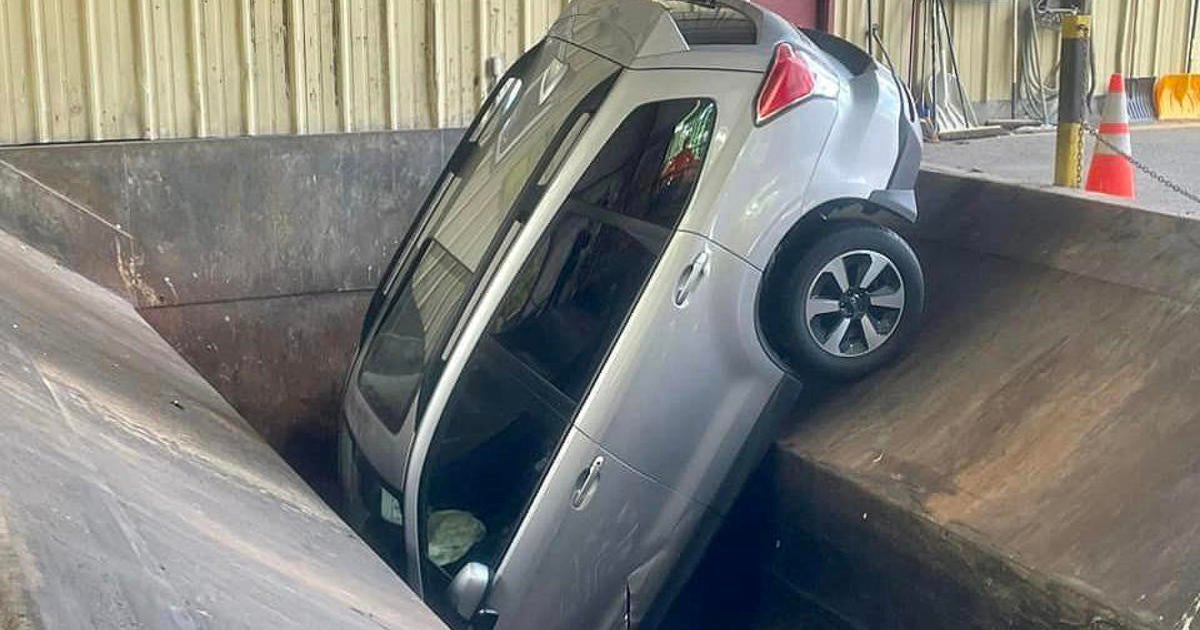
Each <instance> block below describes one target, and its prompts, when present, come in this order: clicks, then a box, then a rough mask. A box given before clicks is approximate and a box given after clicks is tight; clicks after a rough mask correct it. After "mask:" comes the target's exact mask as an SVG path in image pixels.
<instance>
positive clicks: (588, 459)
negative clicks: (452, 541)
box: [486, 428, 704, 630]
mask: <svg viewBox="0 0 1200 630" xmlns="http://www.w3.org/2000/svg"><path fill="white" fill-rule="evenodd" d="M598 457H602V458H604V460H603V462H604V463H603V465H602V466H601V468H600V469H599V472H598V474H597V481H596V482H595V484H594V486H593V487H592V489H591V492H590V494H589V495H588V497H587V499H586V502H585V503H584V504H583V505H582V507H580V508H576V507H574V506H573V504H572V493H573V492H574V489H575V487H576V482H577V479H578V478H579V476H580V474H581V473H583V472H584V471H587V470H588V468H589V467H590V466H592V465H593V463H594V462H595V461H596V458H598ZM546 479H547V481H546V482H545V483H544V484H543V485H542V487H541V489H540V490H539V492H538V495H537V497H536V498H535V499H534V503H533V505H532V506H531V508H530V511H529V513H530V514H531V516H530V517H529V518H527V519H526V520H525V522H524V523H523V524H522V526H521V529H520V531H519V532H518V533H517V536H516V538H515V539H514V540H513V543H512V545H511V546H510V547H509V552H508V553H507V554H506V556H505V558H504V560H503V562H502V563H501V564H500V566H499V568H498V570H497V572H496V577H495V580H494V583H493V586H492V590H491V592H490V593H489V595H488V598H487V604H486V606H487V607H488V608H490V609H493V610H495V611H496V612H497V613H499V623H497V625H496V628H497V630H504V629H518V630H519V629H523V628H544V629H546V630H552V629H555V628H562V629H564V630H566V629H570V628H585V627H588V628H614V629H615V628H624V627H625V622H624V616H625V611H626V606H627V592H628V593H629V596H633V594H634V593H637V594H638V595H640V594H641V593H643V592H646V591H647V590H653V591H657V587H658V586H660V584H659V582H661V580H662V579H663V578H664V577H665V575H666V573H665V571H661V570H660V571H658V572H657V573H656V572H655V569H656V568H657V567H659V566H660V565H661V566H663V567H665V566H669V565H671V564H672V563H671V562H669V560H670V557H669V556H670V555H671V553H672V551H673V550H674V551H675V555H677V553H678V550H675V547H674V545H676V544H678V541H679V540H681V539H682V540H686V538H687V536H681V534H685V532H686V529H688V528H692V527H694V526H695V524H696V522H697V521H698V519H699V517H700V515H701V514H702V513H703V511H704V508H703V507H702V506H699V505H697V504H696V503H694V502H692V501H689V500H688V499H687V498H686V497H684V496H683V495H681V494H679V493H677V492H674V491H672V490H671V489H669V488H667V487H666V486H663V485H662V484H659V483H657V482H655V481H653V480H652V479H650V478H648V477H646V476H645V475H643V474H641V473H639V472H638V471H636V470H634V469H633V468H632V467H630V466H629V465H628V464H626V463H625V462H623V461H621V459H620V458H619V457H617V456H616V455H614V454H613V453H611V452H609V451H607V450H605V449H603V448H602V447H601V446H600V445H598V444H596V443H595V442H594V441H592V440H591V439H590V438H588V437H587V436H586V435H585V434H583V432H581V431H579V430H578V429H577V428H574V429H572V430H571V431H570V433H569V435H568V436H567V438H566V440H565V442H564V444H563V446H562V449H561V451H560V453H559V456H558V458H557V459H556V460H555V462H554V465H553V467H552V468H551V470H550V471H549V472H548V473H547V476H546ZM681 528H683V529H684V530H685V531H680V529H681ZM627 589H628V590H627Z"/></svg>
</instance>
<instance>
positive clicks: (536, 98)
mask: <svg viewBox="0 0 1200 630" xmlns="http://www.w3.org/2000/svg"><path fill="white" fill-rule="evenodd" d="M529 55H531V57H529V58H527V59H525V60H524V63H523V66H521V68H523V70H521V71H517V70H514V71H513V75H512V76H511V77H510V78H509V79H508V80H507V81H506V82H505V83H504V84H502V85H500V86H499V87H498V88H497V93H496V97H495V98H494V99H493V101H492V105H491V107H490V108H488V109H487V110H485V111H483V112H481V114H480V116H479V118H478V124H476V125H475V128H474V130H473V131H472V133H471V134H470V136H468V137H467V138H465V139H464V140H463V143H464V148H465V152H463V151H460V153H461V154H462V157H461V159H458V160H457V163H456V164H453V165H452V166H451V167H450V171H449V173H448V176H447V178H446V179H445V182H446V183H444V189H445V190H444V191H443V192H442V193H441V194H439V195H438V196H437V197H436V203H435V205H434V206H432V207H431V209H430V215H429V217H428V220H427V223H428V226H429V227H428V229H427V234H425V235H423V236H422V237H421V238H419V239H417V241H416V242H415V244H414V245H413V247H415V248H416V250H414V251H416V252H418V254H417V256H416V257H415V266H414V268H413V269H412V271H411V273H409V275H408V278H407V280H404V281H403V283H402V284H401V285H400V286H398V288H397V292H396V293H395V294H394V297H393V298H392V299H391V304H390V306H389V308H388V311H387V312H386V314H385V315H384V317H383V320H382V321H381V322H380V325H379V327H378V329H377V333H376V335H375V337H374V338H372V339H371V340H370V341H369V344H370V345H369V346H368V348H367V351H366V357H365V359H364V360H363V364H362V371H361V373H360V376H359V386H360V390H361V391H362V393H363V396H364V398H365V399H366V401H367V404H368V405H369V406H370V407H371V408H372V410H373V411H374V412H375V413H376V414H377V415H378V416H379V418H380V419H381V420H382V421H383V423H384V425H385V426H387V427H388V428H389V429H390V430H392V431H393V432H395V431H399V429H400V427H401V426H402V425H403V423H404V421H405V419H406V418H407V417H409V408H410V406H411V405H412V401H413V400H414V398H415V396H416V395H417V393H418V391H419V390H421V389H422V388H423V387H425V386H426V385H428V384H429V383H428V382H427V381H428V379H430V378H433V377H435V376H436V370H434V369H432V367H431V366H435V365H436V364H437V361H436V360H435V359H436V357H437V356H438V355H439V353H440V352H441V349H442V346H443V345H444V343H445V341H446V339H447V338H448V337H449V333H450V332H451V329H452V328H453V326H454V324H455V323H456V322H455V319H456V318H457V316H458V313H459V311H460V310H461V307H462V305H463V304H464V301H465V300H466V299H467V292H468V290H469V288H470V286H471V284H472V281H473V279H474V278H476V277H478V276H479V274H481V273H482V271H483V268H484V266H485V265H486V264H487V262H488V261H487V260H486V257H487V255H488V252H489V251H490V250H491V245H492V244H493V243H494V242H495V241H496V239H497V238H499V236H501V235H502V232H503V229H504V225H505V221H506V217H509V216H510V211H511V209H512V208H513V206H514V203H515V202H516V201H517V198H518V196H519V194H520V193H521V191H522V190H523V189H524V187H525V183H526V181H527V180H528V179H530V177H531V176H532V175H533V171H534V169H535V168H536V166H537V164H538V163H539V161H540V160H541V158H542V156H543V155H544V154H545V153H546V152H548V151H550V150H551V149H552V148H554V147H553V142H554V138H555V137H556V136H557V135H558V131H559V129H560V128H562V127H563V126H564V125H566V124H569V122H570V121H568V116H569V115H570V114H571V112H572V111H573V110H574V109H575V107H576V105H578V104H579V103H580V102H581V101H582V100H583V99H584V97H585V96H586V95H587V94H589V93H590V92H591V91H592V90H593V88H595V87H596V86H597V85H599V84H600V83H601V82H603V81H604V80H605V79H607V78H608V77H609V76H610V75H611V74H612V72H613V71H614V68H615V66H613V65H612V64H611V63H610V62H608V61H606V60H604V59H603V58H601V57H598V56H596V55H594V54H592V53H589V52H587V51H585V50H583V49H580V48H576V47H573V46H569V45H567V44H564V43H561V42H553V41H549V42H547V43H546V44H545V45H543V46H542V47H540V48H539V49H538V50H536V51H534V52H531V53H529ZM507 220H510V221H511V219H507Z"/></svg>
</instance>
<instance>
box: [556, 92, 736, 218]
mask: <svg viewBox="0 0 1200 630" xmlns="http://www.w3.org/2000/svg"><path fill="white" fill-rule="evenodd" d="M716 117H717V107H716V105H715V104H714V103H713V102H712V101H709V100H702V99H684V100H675V101H663V102H660V103H651V104H648V105H643V106H641V107H639V108H637V109H636V110H634V112H633V113H632V114H630V115H629V117H628V118H626V119H625V121H624V122H622V123H621V126H620V127H619V128H618V129H617V131H616V132H615V133H614V134H613V137H612V139H611V140H610V141H609V142H608V143H607V144H606V145H605V147H604V148H603V149H602V150H601V151H600V153H599V154H598V155H597V156H596V159H595V160H594V161H593V162H592V165H591V166H590V167H588V170H587V172H586V173H584V175H583V177H581V178H580V180H579V183H578V185H576V187H575V190H574V191H573V192H572V193H571V199H572V200H575V201H580V202H586V203H589V204H591V205H594V206H596V207H597V208H600V209H603V210H609V211H612V212H617V213H619V214H623V215H626V216H629V217H633V218H636V219H641V220H643V221H647V222H649V223H652V224H654V225H658V226H660V227H665V228H668V229H674V227H675V226H676V224H678V223H679V218H680V217H681V216H682V215H683V211H684V209H685V208H686V207H687V203H688V199H689V198H690V197H691V194H692V191H693V190H694V189H695V187H696V182H697V180H698V179H699V177H700V169H701V167H702V166H703V165H704V157H705V154H706V153H707V152H708V145H709V140H710V139H711V136H712V129H713V124H714V123H715V122H716Z"/></svg>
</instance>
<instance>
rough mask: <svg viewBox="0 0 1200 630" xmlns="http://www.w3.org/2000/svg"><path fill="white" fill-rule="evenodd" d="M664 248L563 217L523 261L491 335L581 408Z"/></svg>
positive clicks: (570, 215)
mask: <svg viewBox="0 0 1200 630" xmlns="http://www.w3.org/2000/svg"><path fill="white" fill-rule="evenodd" d="M660 249H661V248H660V247H659V244H658V243H657V242H651V243H646V242H642V241H639V240H638V239H637V238H636V237H634V236H632V235H630V234H629V233H628V232H626V231H624V230H622V229H620V228H618V227H615V226H613V225H608V224H605V223H602V222H600V221H597V220H594V219H589V218H585V217H581V216H579V215H578V214H575V213H574V212H571V211H569V210H564V212H563V213H562V214H561V215H560V217H559V219H558V220H556V221H555V222H554V224H553V225H552V226H551V227H550V229H549V231H548V232H547V234H546V237H545V238H544V239H543V241H542V244H541V245H540V246H539V247H538V248H537V250H536V251H534V252H533V253H532V254H531V255H530V257H529V259H528V260H526V261H525V266H524V267H523V268H522V270H521V273H520V275H519V276H518V277H517V279H516V282H515V283H514V285H513V287H512V289H511V290H510V292H509V294H508V295H507V296H506V297H505V300H504V302H503V303H502V304H501V305H500V307H499V311H497V316H496V317H495V318H494V319H493V321H492V324H491V326H490V328H489V331H488V332H489V333H491V334H492V335H493V336H494V337H495V339H496V340H497V341H498V342H499V343H500V344H501V345H502V346H504V347H505V348H507V349H508V350H509V351H510V352H512V353H513V354H514V355H516V356H517V357H518V358H519V359H520V360H521V361H522V362H524V363H525V364H527V365H529V366H530V367H531V368H532V369H533V370H534V371H535V372H537V373H538V374H539V375H540V376H541V377H542V378H545V379H546V380H547V381H548V382H549V383H550V384H551V385H553V386H554V387H555V388H556V389H558V391H560V392H562V393H563V394H566V395H567V396H568V397H570V398H572V399H574V400H576V401H578V400H580V399H581V398H582V397H583V394H584V391H585V390H586V389H587V387H588V384H589V383H591V380H592V376H593V375H594V374H595V373H596V370H597V369H598V368H599V366H600V362H601V361H602V360H603V358H604V356H605V354H606V352H607V350H608V347H609V346H610V345H611V344H612V341H613V339H615V338H616V336H617V332H618V331H619V330H620V328H621V324H622V323H623V322H624V321H625V316H626V315H627V314H628V313H629V311H630V310H631V309H632V308H633V304H634V302H635V301H637V297H638V295H639V294H640V293H641V290H642V285H643V284H645V282H646V278H648V277H649V275H650V271H651V270H652V269H653V268H654V263H655V261H656V260H657V257H658V253H659V251H660Z"/></svg>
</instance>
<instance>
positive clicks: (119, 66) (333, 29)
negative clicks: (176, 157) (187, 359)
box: [0, 0, 1200, 144]
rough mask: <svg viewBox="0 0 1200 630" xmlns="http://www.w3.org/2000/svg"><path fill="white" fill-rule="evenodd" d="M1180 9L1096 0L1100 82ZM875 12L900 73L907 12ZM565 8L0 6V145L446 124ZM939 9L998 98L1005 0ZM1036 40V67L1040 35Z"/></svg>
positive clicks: (431, 0)
mask: <svg viewBox="0 0 1200 630" xmlns="http://www.w3.org/2000/svg"><path fill="white" fill-rule="evenodd" d="M1193 1H1197V0H1097V1H1096V2H1095V3H1094V4H1095V5H1096V17H1095V27H1094V37H1095V45H1096V53H1097V74H1098V76H1099V78H1100V80H1101V83H1102V85H1103V81H1104V79H1105V78H1106V77H1107V76H1108V74H1109V73H1110V72H1112V71H1114V70H1116V69H1120V70H1122V71H1124V72H1126V73H1127V74H1129V75H1131V76H1147V75H1154V74H1163V73H1170V72H1181V71H1183V69H1184V67H1185V59H1184V57H1185V56H1186V54H1187V53H1186V51H1187V41H1186V40H1187V27H1188V16H1189V10H1190V5H1191V3H1192V2H1193ZM1023 2H1024V0H1023ZM874 3H875V7H876V10H877V12H878V14H877V16H876V20H877V21H878V22H879V23H880V25H881V28H882V31H883V39H884V42H885V45H886V47H887V50H888V51H889V52H890V53H891V55H892V57H893V59H894V60H895V61H896V63H897V65H898V66H899V69H900V71H901V72H902V73H903V75H904V76H905V77H907V76H908V66H909V63H910V62H911V60H910V59H909V50H908V47H909V45H908V33H909V19H910V17H911V11H912V5H913V3H912V2H911V1H910V0H874ZM565 4H566V0H0V34H2V36H0V144H13V143H31V142H71V141H81V140H108V139H121V138H186V137H203V136H236V135H243V134H287V133H328V132H340V131H366V130H375V129H404V128H425V127H435V126H460V125H464V124H466V123H467V122H469V120H470V118H471V115H472V113H473V112H474V111H475V108H476V106H477V105H478V103H479V101H480V99H481V98H482V96H483V93H484V91H485V90H486V89H487V77H486V72H485V68H486V65H487V59H488V58H489V57H491V56H493V55H496V56H500V57H501V58H503V60H504V63H505V64H509V63H512V61H513V60H514V59H515V58H516V57H517V56H518V55H519V54H520V53H521V52H522V51H523V50H525V49H527V48H529V47H530V46H532V45H533V44H534V43H536V42H537V40H538V39H539V38H540V37H541V36H542V34H543V33H544V32H545V30H546V28H547V27H548V26H549V25H550V23H551V22H552V21H553V19H554V18H555V16H557V15H558V13H559V12H560V11H561V10H562V7H563V6H564V5H565ZM833 5H834V10H833V16H834V24H833V29H834V31H835V32H836V33H838V34H841V35H843V36H845V37H847V38H849V39H850V40H852V41H854V42H856V43H858V44H861V45H865V44H866V33H867V24H866V9H865V7H866V4H865V0H833ZM948 6H949V12H950V20H951V23H952V25H953V30H954V37H955V40H956V42H957V44H958V53H959V65H960V69H961V72H962V75H963V79H964V81H965V83H966V85H967V89H968V91H969V95H970V97H971V98H972V99H974V100H976V101H996V100H1005V99H1007V98H1008V97H1009V92H1010V82H1011V76H1012V2H1011V0H949V2H948ZM1040 41H1041V43H1042V52H1043V60H1042V61H1043V68H1042V70H1043V75H1049V74H1050V73H1051V72H1052V70H1053V68H1054V64H1055V59H1056V58H1057V54H1058V51H1057V48H1058V43H1057V31H1052V30H1048V29H1043V30H1042V31H1041V38H1040ZM1196 49H1197V50H1196V51H1195V52H1194V55H1193V56H1194V57H1195V58H1196V60H1197V63H1200V44H1198V45H1197V46H1196Z"/></svg>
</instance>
